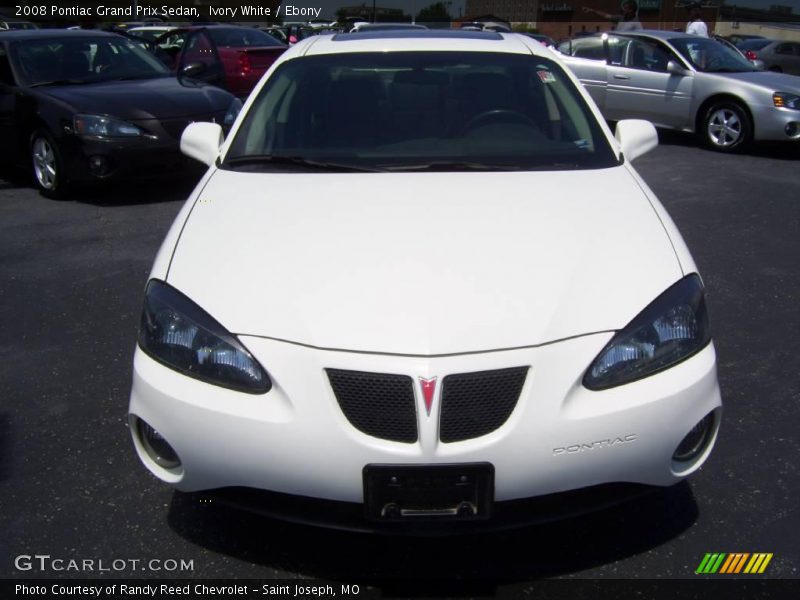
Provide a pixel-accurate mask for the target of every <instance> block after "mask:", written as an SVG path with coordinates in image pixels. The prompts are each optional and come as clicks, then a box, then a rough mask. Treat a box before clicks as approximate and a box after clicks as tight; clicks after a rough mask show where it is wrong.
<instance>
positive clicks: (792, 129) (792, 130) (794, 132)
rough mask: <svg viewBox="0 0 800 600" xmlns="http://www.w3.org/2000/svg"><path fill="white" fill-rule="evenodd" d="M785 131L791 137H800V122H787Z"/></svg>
mask: <svg viewBox="0 0 800 600" xmlns="http://www.w3.org/2000/svg"><path fill="white" fill-rule="evenodd" d="M784 131H785V132H786V135H788V136H789V137H790V138H796V137H800V123H797V122H795V121H792V122H791V123H787V124H786V127H784Z"/></svg>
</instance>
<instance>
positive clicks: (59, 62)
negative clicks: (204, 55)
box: [12, 36, 170, 86]
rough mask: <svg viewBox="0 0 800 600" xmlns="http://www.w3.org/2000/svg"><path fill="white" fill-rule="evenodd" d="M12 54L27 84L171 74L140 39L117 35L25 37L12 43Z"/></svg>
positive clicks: (139, 77) (146, 77) (143, 77)
mask: <svg viewBox="0 0 800 600" xmlns="http://www.w3.org/2000/svg"><path fill="white" fill-rule="evenodd" d="M12 56H13V58H14V61H15V63H16V66H17V70H18V73H19V74H20V79H21V83H22V84H23V85H29V86H33V85H47V84H48V83H60V82H69V83H93V82H97V81H110V80H113V79H149V78H152V77H165V76H168V75H170V72H169V69H167V67H165V66H164V65H163V64H162V63H161V62H160V61H159V60H158V59H156V58H155V57H153V56H152V55H150V54H149V53H148V52H147V51H146V50H144V49H143V48H142V47H141V45H140V44H139V43H137V42H134V41H132V40H129V39H126V38H123V37H116V36H113V37H112V36H108V37H97V38H90V37H72V38H62V39H59V38H50V39H32V40H25V41H21V42H18V43H16V44H14V46H13V50H12Z"/></svg>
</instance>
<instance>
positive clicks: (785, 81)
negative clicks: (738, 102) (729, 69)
mask: <svg viewBox="0 0 800 600" xmlns="http://www.w3.org/2000/svg"><path fill="white" fill-rule="evenodd" d="M708 74H709V75H718V76H721V77H725V78H726V79H735V80H737V81H744V82H747V83H751V84H755V85H760V86H763V87H766V88H770V89H774V90H775V91H782V92H797V93H800V77H796V76H794V75H786V74H785V73H775V72H773V71H746V72H743V73H708Z"/></svg>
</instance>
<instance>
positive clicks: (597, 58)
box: [558, 36, 607, 114]
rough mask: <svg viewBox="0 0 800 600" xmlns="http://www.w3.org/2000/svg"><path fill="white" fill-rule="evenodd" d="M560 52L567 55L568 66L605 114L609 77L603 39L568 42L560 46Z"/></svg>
mask: <svg viewBox="0 0 800 600" xmlns="http://www.w3.org/2000/svg"><path fill="white" fill-rule="evenodd" d="M558 51H559V52H561V53H562V54H564V55H565V59H564V62H565V63H566V65H567V66H568V67H569V68H570V70H571V71H572V72H573V73H575V75H576V76H577V77H578V79H580V82H581V83H582V84H583V87H585V88H586V91H587V92H589V95H590V96H591V97H592V100H594V101H595V103H596V104H597V106H598V107H599V108H600V111H601V112H604V107H605V102H606V86H607V82H606V80H607V75H606V53H605V49H604V43H603V39H602V38H601V37H600V36H596V37H594V36H593V37H586V38H578V39H576V40H567V41H566V42H562V43H561V44H560V45H559V47H558ZM604 114H605V113H604Z"/></svg>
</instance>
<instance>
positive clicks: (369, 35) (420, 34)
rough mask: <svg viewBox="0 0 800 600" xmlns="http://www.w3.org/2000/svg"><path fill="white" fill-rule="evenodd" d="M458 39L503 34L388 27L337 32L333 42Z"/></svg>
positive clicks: (488, 37) (498, 36)
mask: <svg viewBox="0 0 800 600" xmlns="http://www.w3.org/2000/svg"><path fill="white" fill-rule="evenodd" d="M398 38H399V39H451V40H452V39H460V40H502V39H503V36H501V35H500V34H499V33H496V32H494V31H459V30H457V29H389V30H383V31H380V30H378V31H365V32H363V33H337V34H336V35H334V36H333V41H334V42H351V41H355V40H381V39H398Z"/></svg>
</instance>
